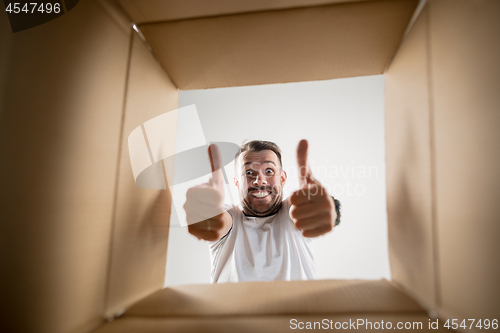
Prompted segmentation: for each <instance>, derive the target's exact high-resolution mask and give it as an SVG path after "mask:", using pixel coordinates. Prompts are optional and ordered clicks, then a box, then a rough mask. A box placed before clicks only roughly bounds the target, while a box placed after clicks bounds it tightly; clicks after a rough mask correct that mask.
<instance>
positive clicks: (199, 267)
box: [165, 75, 390, 286]
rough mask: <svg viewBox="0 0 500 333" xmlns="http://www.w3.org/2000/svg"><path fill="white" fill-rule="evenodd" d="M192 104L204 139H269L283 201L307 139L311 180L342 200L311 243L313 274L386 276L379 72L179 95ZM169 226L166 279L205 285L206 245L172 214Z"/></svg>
mask: <svg viewBox="0 0 500 333" xmlns="http://www.w3.org/2000/svg"><path fill="white" fill-rule="evenodd" d="M191 104H195V105H196V108H197V110H198V114H199V118H200V120H201V125H202V127H203V131H204V134H205V137H206V140H207V142H214V141H228V142H233V143H236V144H238V145H241V144H242V143H243V141H244V140H253V139H261V140H269V141H273V142H275V143H277V144H278V145H279V146H280V147H281V149H282V158H283V166H284V169H285V170H286V171H287V173H288V181H287V184H286V185H285V188H284V192H285V197H286V196H288V195H289V194H291V193H292V192H293V191H294V190H296V189H297V188H298V178H297V176H296V163H297V162H296V156H295V151H296V147H297V143H298V142H299V141H300V140H301V139H307V140H308V141H309V164H310V166H311V168H312V170H313V173H314V175H315V177H316V178H318V179H319V180H320V181H321V182H322V183H323V185H324V186H326V188H327V189H329V190H330V191H329V192H330V194H332V195H334V196H335V198H337V199H339V200H340V201H341V203H342V222H341V224H340V226H338V227H336V228H335V229H334V230H333V232H331V233H329V234H327V235H325V236H321V237H319V238H316V239H315V241H314V253H315V259H316V265H317V272H318V278H319V279H326V278H334V279H339V278H340V279H354V278H361V279H379V278H387V279H389V278H390V271H389V259H388V250H387V211H386V193H385V147H384V77H383V76H382V75H377V76H364V77H357V78H348V79H337V80H328V81H314V82H300V83H287V84H274V85H260V86H249V87H236V88H221V89H206V90H189V91H181V92H180V101H179V108H180V107H183V106H187V105H191ZM225 169H226V172H227V173H228V177H229V178H230V187H231V188H233V189H235V187H234V184H233V182H232V177H233V174H231V173H232V172H231V171H232V170H233V169H232V166H228V167H226V168H225ZM233 197H234V198H238V196H237V192H236V191H234V192H233ZM226 199H227V200H229V199H228V198H226ZM227 200H226V201H227ZM171 222H172V223H171V224H172V227H171V228H170V236H169V243H168V253H167V265H166V278H165V285H166V286H169V285H179V284H193V283H210V256H209V252H208V245H207V243H206V242H204V241H199V240H198V239H196V238H195V237H194V236H191V235H190V234H189V233H188V231H187V228H181V227H179V223H178V221H177V220H176V216H175V211H174V213H173V216H172V221H171Z"/></svg>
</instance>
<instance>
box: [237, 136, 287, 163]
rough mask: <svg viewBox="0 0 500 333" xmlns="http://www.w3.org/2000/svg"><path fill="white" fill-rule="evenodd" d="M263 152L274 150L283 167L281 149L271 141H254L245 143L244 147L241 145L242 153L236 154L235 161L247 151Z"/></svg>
mask: <svg viewBox="0 0 500 333" xmlns="http://www.w3.org/2000/svg"><path fill="white" fill-rule="evenodd" d="M263 150H272V151H273V152H274V153H275V154H276V156H278V161H280V166H281V167H282V166H283V163H282V162H281V149H280V147H279V146H278V145H277V144H275V143H274V142H271V141H264V140H252V141H250V142H247V143H244V144H243V145H241V147H240V151H239V152H238V153H237V154H236V157H235V159H238V157H239V156H240V155H241V154H242V153H244V152H246V151H249V152H254V151H263Z"/></svg>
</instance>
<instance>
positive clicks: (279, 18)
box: [139, 0, 418, 90]
mask: <svg viewBox="0 0 500 333" xmlns="http://www.w3.org/2000/svg"><path fill="white" fill-rule="evenodd" d="M417 3H418V1H417V0H404V1H401V0H382V1H363V2H352V3H344V4H333V5H323V6H315V7H306V8H295V9H284V10H273V11H267V12H257V13H249V14H236V15H225V16H217V17H210V18H200V19H189V20H178V21H167V22H160V23H151V24H142V25H140V26H139V27H140V29H141V31H142V33H143V34H144V36H145V37H146V40H147V41H148V43H149V44H150V46H151V48H152V50H153V52H154V53H155V55H156V56H157V57H158V59H159V60H160V62H161V64H162V66H163V68H164V69H165V70H166V71H167V73H168V74H169V76H170V77H171V78H172V80H173V81H174V83H175V84H176V85H177V87H179V88H180V89H184V90H188V89H204V88H217V87H231V86H246V85H256V84H270V83H284V82H297V81H313V80H327V79H335V78H342V77H353V76H362V75H375V74H382V73H383V71H384V70H385V68H386V67H387V65H388V63H389V61H390V60H391V59H392V57H393V55H394V53H395V52H396V49H397V47H398V46H399V44H400V41H401V38H402V36H403V34H404V31H405V29H406V27H407V25H408V22H409V21H410V19H411V17H412V15H413V12H414V10H415V8H416V5H417Z"/></svg>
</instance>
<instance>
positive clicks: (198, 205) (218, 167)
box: [184, 144, 233, 241]
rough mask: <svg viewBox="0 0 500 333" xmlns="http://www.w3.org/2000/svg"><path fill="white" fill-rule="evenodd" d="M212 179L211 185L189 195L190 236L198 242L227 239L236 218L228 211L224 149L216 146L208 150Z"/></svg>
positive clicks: (186, 209) (187, 204) (187, 202)
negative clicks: (225, 203)
mask: <svg viewBox="0 0 500 333" xmlns="http://www.w3.org/2000/svg"><path fill="white" fill-rule="evenodd" d="M208 154H209V157H210V164H211V166H212V177H211V178H210V180H209V181H208V183H205V184H201V185H197V186H194V187H192V188H190V189H189V190H188V191H187V193H186V203H185V204H184V210H185V211H186V219H187V223H188V230H189V233H190V234H192V235H194V236H195V237H197V238H198V239H204V240H207V241H216V240H218V239H220V238H222V237H223V236H225V235H226V234H227V233H228V232H229V230H230V229H231V226H232V223H233V221H232V218H231V215H229V213H227V212H225V211H224V208H223V204H224V178H223V175H222V161H221V156H220V150H219V147H217V145H215V144H212V145H210V147H209V148H208Z"/></svg>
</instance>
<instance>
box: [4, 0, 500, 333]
mask: <svg viewBox="0 0 500 333" xmlns="http://www.w3.org/2000/svg"><path fill="white" fill-rule="evenodd" d="M318 1H320V2H314V4H315V5H317V4H319V3H323V2H322V0H318ZM118 2H119V3H120V4H121V5H123V6H124V8H125V9H126V10H127V11H128V16H129V17H130V18H129V17H127V14H125V13H124V12H122V11H121V10H120V9H119V8H118V7H117V5H116V3H115V2H114V1H104V0H87V1H81V2H80V3H79V4H78V6H77V7H76V8H75V9H73V10H72V11H71V12H69V13H68V14H65V15H64V16H62V17H60V18H58V19H56V20H53V21H50V22H48V23H46V24H44V25H41V26H38V27H36V28H32V29H28V30H26V31H22V32H19V33H16V34H15V35H13V36H12V35H8V36H7V35H6V34H8V33H10V31H9V30H8V25H7V21H6V16H5V15H4V16H0V29H1V30H0V32H1V34H2V35H1V36H0V41H1V42H2V50H1V52H0V60H2V61H4V63H6V64H7V65H6V66H2V68H1V69H0V88H2V92H1V93H0V103H1V104H0V106H1V110H0V156H1V158H2V160H1V164H0V171H1V173H0V182H1V183H0V184H1V189H2V191H1V194H0V209H1V214H2V223H1V224H0V228H1V229H0V237H1V239H0V252H1V262H0V265H1V267H2V272H1V278H0V279H1V280H0V288H1V289H0V290H1V303H0V304H1V305H0V306H1V314H0V315H1V318H0V330H1V331H8V332H50V333H54V332H56V333H57V332H90V331H92V330H94V329H95V328H97V327H99V326H100V328H98V332H99V333H106V332H127V331H129V332H165V331H178V332H196V331H217V332H235V331H237V332H238V331H241V332H255V331H272V332H284V331H290V319H292V318H294V317H295V318H296V319H297V320H299V321H300V320H302V321H321V320H323V319H324V318H327V319H329V320H333V321H345V320H354V319H359V318H364V319H368V320H372V321H380V320H384V321H386V322H387V321H391V322H393V323H394V324H395V323H397V322H398V321H421V322H423V323H426V322H429V320H431V319H430V318H429V317H428V316H427V315H426V314H425V311H426V310H427V309H428V308H429V309H434V310H436V311H437V313H438V315H439V316H440V317H441V319H446V318H450V319H453V318H455V319H462V318H464V319H475V320H478V319H490V320H492V319H498V318H499V316H500V303H499V300H500V297H499V296H500V295H499V292H500V290H499V288H498V287H496V282H497V281H498V280H499V279H500V268H499V266H498V264H497V263H498V261H499V257H498V256H499V255H498V253H500V251H499V250H500V249H499V248H498V247H499V245H497V244H498V242H496V240H495V236H496V235H498V234H499V231H500V230H499V228H500V227H499V224H498V218H497V215H498V214H497V209H496V206H497V205H498V202H499V200H498V199H499V197H500V195H499V188H500V186H499V185H500V178H499V174H498V170H499V169H500V168H499V167H500V165H499V164H500V157H499V154H498V149H497V146H498V142H500V140H499V139H500V137H499V135H500V134H498V133H499V131H498V130H497V128H496V127H497V126H498V125H497V124H499V123H500V113H499V112H498V110H500V98H499V97H498V96H499V94H498V87H499V86H500V82H499V80H500V66H498V65H497V61H498V59H500V46H499V43H498V40H499V39H498V36H499V35H500V24H499V21H498V17H499V16H500V2H498V1H496V0H481V1H469V0H429V2H428V4H427V5H426V8H425V9H424V11H423V12H422V15H421V16H420V17H419V18H418V20H417V21H416V23H415V25H414V27H413V28H412V30H411V31H410V33H409V34H408V36H407V38H406V40H405V41H404V42H403V44H401V45H400V42H401V37H402V35H403V32H404V30H405V29H406V25H407V24H408V21H409V20H410V17H411V15H412V11H413V9H414V8H415V6H416V1H413V0H408V1H406V0H392V1H391V0H381V1H360V2H349V3H339V4H331V3H330V1H328V2H329V3H330V4H328V5H321V6H313V7H310V8H309V7H304V8H295V7H303V6H304V5H305V3H304V2H303V1H302V0H297V1H296V2H295V1H294V2H290V3H284V2H281V1H272V2H266V3H263V2H248V4H247V3H245V4H244V3H243V2H232V1H231V2H227V1H223V0H220V1H217V2H215V4H214V5H213V6H210V5H207V4H205V3H204V4H203V5H201V4H200V2H199V1H198V0H196V1H195V0H192V2H180V1H173V0H171V1H169V2H165V3H164V5H162V6H159V5H158V6H159V7H157V3H158V2H157V1H156V0H155V1H151V2H139V1H132V0H129V1H127V0H120V1H118ZM199 4H200V5H199ZM198 5H199V6H198ZM289 6H291V7H294V8H290V7H289ZM134 8H135V9H134ZM166 8H171V9H172V11H169V12H168V13H167V12H166V11H164V9H166ZM136 10H137V12H136ZM200 17H203V18H200ZM174 19H175V20H176V21H172V20H174ZM133 20H137V21H136V22H140V23H142V24H141V25H140V27H141V29H142V31H143V32H144V35H145V36H146V39H147V40H148V42H149V44H150V45H151V47H152V53H153V54H154V55H156V56H157V59H158V60H159V63H157V62H156V60H155V58H154V57H153V55H152V54H151V53H149V52H148V51H147V50H148V47H147V46H146V45H145V44H143V43H142V42H141V40H140V39H139V38H138V37H137V35H136V34H135V33H134V32H133V30H132V27H131V23H132V21H133ZM155 20H161V21H162V22H160V23H153V22H154V21H155ZM163 20H167V21H164V22H163ZM391 59H393V60H392V63H391V64H390V66H389V68H388V70H387V72H386V73H387V75H386V78H387V81H386V82H387V85H386V103H387V109H386V111H387V118H386V130H387V135H386V141H387V163H388V166H387V180H388V186H387V193H388V218H389V233H390V235H389V236H390V255H391V265H392V275H393V279H394V281H393V282H391V283H389V282H387V281H372V282H367V281H331V280H329V281H328V280H326V281H295V282H283V281H277V282H256V283H241V284H227V285H205V286H183V287H175V288H167V289H165V290H161V287H162V281H163V277H164V271H163V268H164V264H165V252H166V249H167V237H168V232H167V230H168V229H167V228H168V223H169V221H168V215H169V203H170V197H169V193H168V192H167V191H154V190H153V191H152V190H147V191H146V190H143V189H140V188H138V187H137V186H135V184H134V182H133V176H132V172H131V170H130V164H129V161H128V156H127V155H128V154H127V147H126V137H127V135H128V133H129V131H130V130H131V129H133V128H136V127H137V126H139V125H140V124H142V123H143V122H144V121H146V120H148V119H151V118H152V117H154V116H156V115H159V114H162V113H164V112H168V111H169V110H173V109H176V108H177V104H178V90H177V89H178V88H181V89H194V88H209V87H215V86H236V85H244V84H263V83H275V82H290V81H304V80H319V79H331V78H335V77H347V76H357V75H368V74H375V73H382V72H383V71H384V69H385V68H386V67H387V65H388V64H389V62H390V61H391ZM2 65H3V64H2ZM169 74H170V75H171V78H172V80H170V78H169ZM148 294H152V295H151V296H149V297H147V295H148ZM416 301H418V302H420V303H421V305H418V304H417V303H416ZM134 303H135V305H133V304H134ZM127 308H128V310H127V311H126V312H125V314H124V315H123V316H122V317H120V318H118V319H116V320H114V321H113V322H112V323H109V324H104V318H106V317H110V316H112V315H117V314H119V313H120V312H121V311H122V309H127ZM292 316H293V317H292ZM442 323H443V321H441V324H442ZM425 330H428V329H426V328H425V327H424V329H422V330H420V331H425ZM433 331H434V330H433ZM467 331H470V332H473V331H477V332H478V331H481V330H480V329H479V328H475V329H468V330H467Z"/></svg>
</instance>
